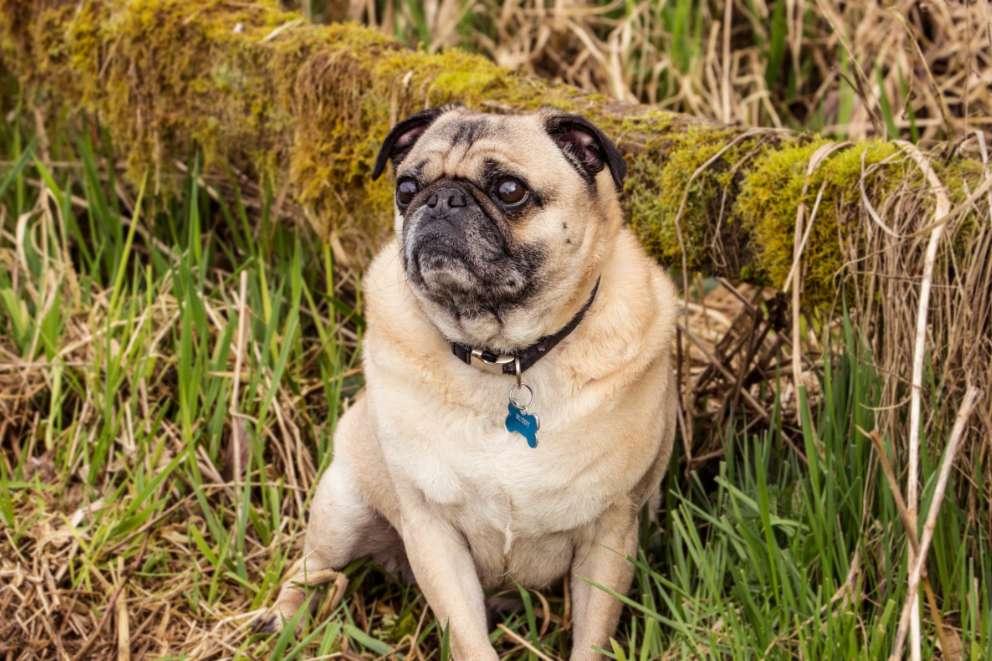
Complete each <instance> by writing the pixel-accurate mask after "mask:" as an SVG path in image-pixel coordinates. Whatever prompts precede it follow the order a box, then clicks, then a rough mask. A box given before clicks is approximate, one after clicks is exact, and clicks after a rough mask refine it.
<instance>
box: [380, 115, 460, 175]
mask: <svg viewBox="0 0 992 661" xmlns="http://www.w3.org/2000/svg"><path fill="white" fill-rule="evenodd" d="M448 110H450V107H448V106H444V107H441V108H428V109H427V110H421V111H420V112H418V113H416V114H414V115H410V116H409V117H407V118H406V119H404V120H403V121H402V122H400V123H399V124H397V125H396V126H394V127H393V128H392V129H390V131H389V135H387V136H386V139H385V140H383V142H382V147H380V148H379V155H378V156H376V158H375V167H374V168H372V179H378V178H379V176H380V175H381V174H382V173H383V171H384V170H385V169H386V161H387V160H389V161H392V162H393V167H396V166H397V165H399V164H400V161H402V160H403V157H405V156H406V155H407V153H409V151H410V150H411V149H412V148H413V145H414V144H415V143H416V142H417V139H418V138H420V136H421V134H422V133H423V132H424V131H426V130H427V127H429V126H430V125H431V124H433V123H434V120H436V119H437V118H438V117H440V116H441V115H443V114H444V113H445V112H447V111H448Z"/></svg>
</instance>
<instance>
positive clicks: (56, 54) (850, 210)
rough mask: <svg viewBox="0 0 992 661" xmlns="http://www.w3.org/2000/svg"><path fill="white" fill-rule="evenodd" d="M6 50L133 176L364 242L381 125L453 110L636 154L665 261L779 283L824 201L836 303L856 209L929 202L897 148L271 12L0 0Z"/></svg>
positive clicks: (648, 217)
mask: <svg viewBox="0 0 992 661" xmlns="http://www.w3.org/2000/svg"><path fill="white" fill-rule="evenodd" d="M0 41H2V56H3V62H4V66H5V67H6V68H7V69H9V70H10V71H12V72H14V74H15V75H17V77H18V78H19V79H20V80H21V82H22V85H23V89H24V90H26V91H28V93H30V94H32V95H34V99H33V100H34V101H36V102H40V104H41V105H42V106H43V107H46V108H49V109H51V108H56V107H58V108H62V109H70V110H76V109H82V110H83V111H85V112H86V113H88V114H90V115H91V116H94V117H96V119H97V121H98V122H99V123H100V125H101V126H102V127H104V128H105V129H106V130H107V131H108V133H109V135H110V136H111V137H112V140H113V143H114V146H115V149H116V150H117V151H118V153H119V154H120V155H121V157H122V158H124V159H125V160H126V163H127V168H128V172H129V173H130V175H131V176H132V177H134V178H139V177H140V176H142V174H143V173H144V172H146V171H148V170H149V168H151V170H152V171H153V172H154V173H156V176H155V177H154V181H156V183H157V185H158V186H159V189H160V190H165V191H167V190H168V188H169V187H170V186H174V185H175V183H174V181H173V180H177V178H176V177H173V176H172V174H174V173H175V169H174V167H173V163H174V162H175V161H177V160H178V161H188V160H190V158H191V157H192V155H193V154H194V153H200V154H201V155H202V159H203V166H204V172H205V173H207V174H211V175H219V176H230V174H231V173H232V172H237V173H240V174H250V175H251V176H253V177H256V178H258V177H264V178H265V180H266V182H267V183H270V184H272V185H273V186H274V189H275V190H276V191H277V192H278V195H279V196H280V199H288V200H290V201H292V202H294V203H295V204H296V208H298V209H299V210H300V212H301V214H302V215H304V216H305V217H306V218H307V219H308V220H309V221H310V223H311V224H312V225H313V226H314V227H315V228H316V229H318V230H319V231H320V232H322V233H327V232H329V231H334V232H336V233H337V234H338V236H339V237H340V238H341V239H342V240H343V241H344V242H345V243H346V245H353V246H360V245H364V246H370V245H374V243H375V241H376V240H377V239H378V238H381V237H382V236H383V235H384V233H385V232H386V231H387V230H388V227H389V225H390V216H391V214H390V208H391V199H392V193H391V184H390V183H389V181H388V178H383V179H381V180H379V181H372V180H371V179H370V178H369V172H370V171H371V169H372V164H373V159H374V157H375V154H376V150H377V148H378V146H379V142H380V140H381V139H382V137H383V136H384V135H385V133H386V131H387V129H388V127H389V126H390V125H391V124H392V123H393V122H395V121H396V120H398V119H401V118H402V117H404V116H405V115H407V114H409V113H412V112H414V111H416V110H419V109H422V108H424V107H427V106H433V105H438V104H444V103H450V102H457V103H462V104H464V105H467V106H470V107H475V108H479V109H498V110H502V109H531V108H536V107H539V106H553V107H557V108H561V109H565V110H568V111H572V112H578V113H582V114H584V115H586V116H588V117H590V118H591V119H592V120H593V121H595V122H597V123H599V124H600V125H601V126H602V127H603V129H604V130H605V131H606V132H607V133H609V134H610V135H612V136H614V137H615V138H616V139H617V141H618V144H619V145H620V147H621V149H622V150H623V151H624V152H625V154H626V156H627V159H628V163H629V166H630V176H629V178H628V181H627V184H626V190H625V191H624V192H625V204H626V212H627V216H628V219H629V222H630V224H631V226H632V227H633V228H634V229H635V230H636V232H637V233H638V235H639V236H640V238H641V239H642V241H643V243H644V245H645V246H646V247H647V248H648V249H649V250H650V251H651V252H652V253H653V254H654V255H656V256H657V257H658V259H659V260H661V261H662V262H663V263H665V264H667V265H669V266H672V267H675V268H679V267H682V266H685V267H687V268H688V269H689V270H692V271H702V272H706V273H709V274H714V275H725V276H728V277H730V278H733V279H739V280H747V281H751V282H756V283H760V284H767V285H772V286H782V285H783V284H784V283H785V281H786V278H787V274H788V273H789V271H790V270H791V268H792V262H793V241H794V227H795V223H796V215H797V209H798V208H799V207H800V205H804V206H805V208H806V209H807V211H809V210H810V209H812V208H813V207H814V206H815V207H816V209H817V212H816V214H817V215H816V222H815V224H814V225H813V229H812V231H811V233H810V236H809V238H808V241H807V243H806V244H805V247H804V251H803V262H804V270H805V273H804V300H806V301H808V302H815V301H818V300H826V299H827V298H830V297H832V294H833V293H834V292H835V291H836V289H837V288H836V283H837V281H838V276H840V275H841V274H842V272H843V271H844V268H843V266H844V264H845V263H847V262H848V261H849V258H850V255H849V253H848V252H846V248H849V247H850V246H857V245H859V243H860V242H861V238H860V232H861V229H860V228H861V227H862V226H864V225H865V224H870V222H871V221H870V219H869V217H868V215H867V211H866V207H865V205H864V204H863V201H862V200H863V197H866V198H868V199H871V200H880V199H884V198H885V197H886V196H887V195H889V194H890V193H892V191H894V190H895V189H896V188H897V187H902V186H905V185H906V182H907V181H917V182H919V183H918V184H917V186H918V187H919V189H920V190H921V191H922V192H923V193H922V194H923V195H926V186H925V184H923V183H922V177H921V176H919V174H918V170H916V169H915V166H914V164H913V163H912V161H910V160H909V159H906V158H905V157H903V155H902V154H901V153H900V150H899V148H898V147H897V146H896V145H894V144H893V143H889V142H884V141H868V142H861V143H856V144H851V145H847V146H843V147H841V148H839V149H837V150H835V151H832V152H831V153H830V154H829V156H827V158H825V159H823V160H822V162H820V163H818V164H817V166H816V167H815V168H810V162H811V158H812V157H813V155H814V154H816V153H817V152H818V150H819V149H820V147H821V146H822V145H823V144H825V142H826V141H825V140H824V139H822V138H819V137H816V136H812V135H807V134H797V133H791V132H787V131H758V130H744V129H742V128H731V127H726V126H718V125H713V124H710V123H705V122H701V121H698V120H695V119H693V118H690V117H686V116H682V115H677V114H673V113H669V112H664V111H661V110H658V109H656V108H652V107H647V106H634V105H623V104H617V103H614V102H611V101H610V100H608V99H606V98H604V97H603V96H601V95H597V94H592V93H587V92H582V91H579V90H577V89H575V88H572V87H569V86H565V85H557V84H551V83H548V82H544V81H540V80H535V79H533V78H528V77H523V76H519V75H515V74H513V73H510V72H508V71H506V70H505V69H502V68H500V67H498V66H496V65H494V64H492V63H491V62H489V61H487V60H486V59H484V58H482V57H479V56H476V55H472V54H468V53H465V52H461V51H451V52H445V53H441V54H428V53H424V52H419V51H411V50H409V49H406V48H403V47H401V46H400V45H398V44H397V43H395V42H393V41H391V40H390V39H388V38H386V37H384V36H383V35H381V34H379V33H377V32H375V31H373V30H370V29H367V28H363V27H360V26H357V25H353V24H337V25H326V26H325V25H314V24H310V23H308V22H306V21H304V20H303V19H302V17H301V16H299V15H298V14H294V13H288V12H285V11H283V10H281V9H279V7H278V3H277V1H276V0H254V1H245V2H230V1H228V0H203V1H201V2H197V3H189V2H186V1H185V0H130V1H126V2H125V1H123V0H0ZM821 153H822V152H821ZM935 166H936V167H937V168H938V169H939V174H940V175H941V176H942V177H944V179H945V181H947V182H949V188H950V189H951V190H952V192H955V191H957V192H958V193H961V191H966V190H969V189H968V188H967V187H966V186H965V182H970V189H971V190H973V189H974V188H975V186H977V184H978V183H980V180H981V167H980V164H979V163H978V162H976V161H973V160H968V159H964V158H960V157H954V158H949V159H945V160H942V161H940V162H938V163H935ZM811 169H812V172H810V170H811ZM170 181H173V183H170ZM953 182H957V183H956V184H954V183H953ZM922 216H925V214H922ZM929 220H930V218H928V217H921V218H920V220H919V222H920V224H921V225H924V224H925V223H926V222H929ZM370 237H371V238H372V239H373V240H372V241H370V240H369V238H370ZM363 257H364V256H363ZM359 261H361V260H359Z"/></svg>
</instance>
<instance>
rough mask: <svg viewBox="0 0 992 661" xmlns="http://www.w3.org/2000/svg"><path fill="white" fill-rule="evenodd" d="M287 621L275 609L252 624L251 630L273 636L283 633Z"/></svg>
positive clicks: (265, 613) (263, 614)
mask: <svg viewBox="0 0 992 661" xmlns="http://www.w3.org/2000/svg"><path fill="white" fill-rule="evenodd" d="M285 624H286V620H285V619H284V618H283V616H282V615H281V614H280V613H278V612H277V611H276V610H275V609H274V608H270V609H269V610H267V611H265V612H264V613H262V614H261V615H259V616H258V617H256V618H255V619H254V620H252V623H251V630H252V631H253V632H255V633H261V634H273V633H279V632H280V631H282V629H283V627H284V626H285Z"/></svg>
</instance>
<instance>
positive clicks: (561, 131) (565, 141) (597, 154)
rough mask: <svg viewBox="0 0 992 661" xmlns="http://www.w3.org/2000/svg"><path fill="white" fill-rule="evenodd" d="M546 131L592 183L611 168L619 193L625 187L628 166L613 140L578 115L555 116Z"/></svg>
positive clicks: (546, 125) (547, 124) (551, 118)
mask: <svg viewBox="0 0 992 661" xmlns="http://www.w3.org/2000/svg"><path fill="white" fill-rule="evenodd" d="M544 126H545V129H546V130H547V132H548V134H549V135H550V136H551V138H552V139H553V140H554V141H555V143H556V144H557V145H558V147H559V149H561V150H562V153H564V154H565V158H567V159H568V160H569V161H570V162H571V163H572V164H573V165H574V166H575V167H576V168H577V169H578V170H579V174H581V175H582V176H583V177H584V178H586V179H587V180H589V181H592V179H593V178H594V177H595V176H596V175H597V174H598V173H599V171H600V170H602V169H603V167H604V166H606V167H608V168H609V169H610V174H611V175H613V183H614V185H616V188H617V190H618V191H619V190H620V189H622V188H623V179H624V177H625V176H627V164H626V163H625V162H624V160H623V156H622V155H621V154H620V150H619V149H617V146H616V145H615V144H613V141H612V140H610V139H609V138H608V137H606V134H605V133H603V132H602V131H600V130H599V129H598V128H597V127H596V126H595V125H594V124H593V123H592V122H590V121H589V120H588V119H586V118H585V117H581V116H579V115H561V114H555V115H551V116H550V117H548V119H547V120H546V122H545V125H544Z"/></svg>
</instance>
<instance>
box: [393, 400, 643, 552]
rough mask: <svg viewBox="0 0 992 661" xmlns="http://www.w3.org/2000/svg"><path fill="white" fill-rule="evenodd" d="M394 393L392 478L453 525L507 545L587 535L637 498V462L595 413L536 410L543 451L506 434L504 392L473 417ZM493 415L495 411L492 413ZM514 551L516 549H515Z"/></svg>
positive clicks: (553, 408)
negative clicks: (583, 530)
mask: <svg viewBox="0 0 992 661" xmlns="http://www.w3.org/2000/svg"><path fill="white" fill-rule="evenodd" d="M402 390H403V391H404V392H398V391H397V390H392V391H391V392H390V394H389V401H390V404H391V405H390V406H389V407H388V408H386V407H382V408H380V409H378V411H379V413H378V417H379V425H378V426H379V428H380V430H379V434H380V442H381V444H382V446H383V452H384V455H385V456H386V459H387V461H388V462H389V464H390V469H391V471H393V472H394V473H398V474H400V475H402V476H403V477H404V478H406V479H408V480H410V481H411V482H412V483H413V484H414V485H415V486H416V487H417V489H418V490H419V491H420V492H421V493H423V495H424V497H425V498H426V499H427V500H428V501H430V502H432V503H433V504H435V505H436V506H437V507H439V508H442V509H443V510H444V511H446V512H447V513H448V514H449V515H450V516H451V517H452V518H457V519H459V520H460V521H461V522H462V523H463V524H464V525H463V526H462V527H465V528H467V527H471V528H476V529H479V530H482V529H486V530H489V531H494V532H497V533H499V534H500V535H501V536H502V537H503V538H504V540H510V541H512V540H513V539H514V538H520V537H536V536H541V535H546V534H549V533H558V532H562V531H570V530H575V529H577V528H580V527H582V526H584V525H586V524H588V523H590V522H591V521H593V520H594V519H595V518H596V517H597V516H598V515H599V514H600V513H601V512H602V511H603V510H604V509H605V508H606V507H607V506H608V505H609V504H610V502H611V500H612V499H613V498H614V497H615V496H617V495H618V494H623V493H626V490H627V489H628V488H629V486H630V485H629V484H628V482H629V478H630V476H629V475H627V472H628V471H627V467H628V466H629V463H630V462H629V458H628V457H625V456H623V454H622V453H618V452H617V448H618V447H619V444H617V443H614V442H612V440H611V438H610V435H611V434H615V433H616V432H615V431H614V430H612V429H611V428H610V425H609V424H608V421H605V424H604V420H603V419H602V416H599V415H598V414H596V413H595V412H585V411H574V410H572V409H569V408H568V407H562V406H561V405H558V406H552V404H551V403H550V401H549V399H545V400H544V401H545V406H544V407H543V408H537V409H536V410H537V413H538V415H541V416H542V418H543V419H542V424H541V429H540V430H539V431H538V434H537V440H538V442H537V446H536V447H530V445H529V444H528V442H527V439H526V438H525V437H524V436H522V435H521V434H519V433H516V432H511V431H508V430H507V429H506V426H505V415H506V413H505V412H506V391H505V389H503V388H500V389H499V390H498V391H494V392H492V393H486V394H487V395H488V396H489V397H490V399H491V401H492V406H491V407H486V406H480V407H477V408H476V409H475V410H474V411H472V410H467V409H465V408H457V407H434V408H433V410H432V408H431V405H430V402H429V398H426V397H425V396H424V394H423V393H421V392H418V391H417V390H416V389H408V388H403V389H402ZM490 408H491V409H492V410H489V409H490ZM506 543H510V542H509V541H508V542H506Z"/></svg>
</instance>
